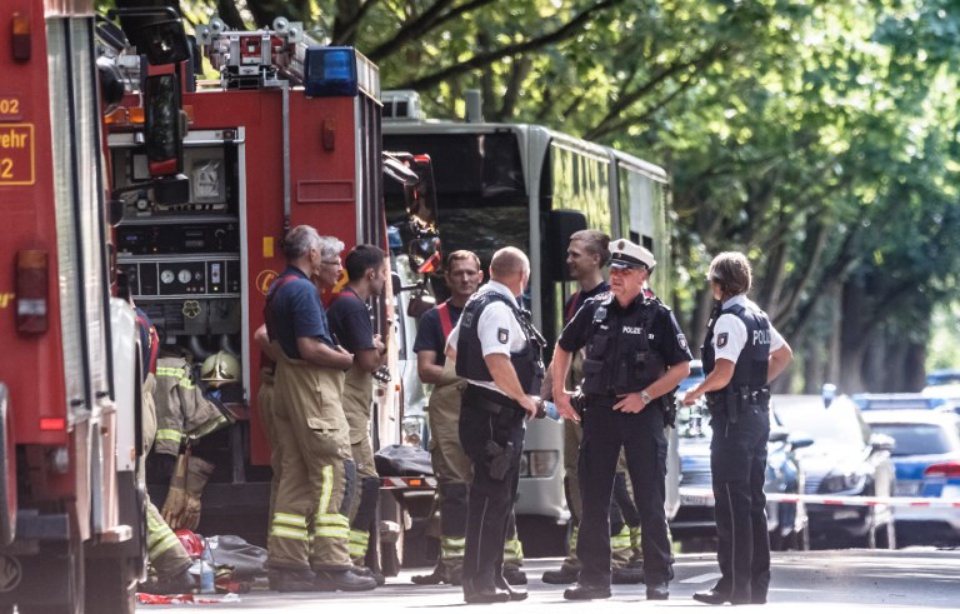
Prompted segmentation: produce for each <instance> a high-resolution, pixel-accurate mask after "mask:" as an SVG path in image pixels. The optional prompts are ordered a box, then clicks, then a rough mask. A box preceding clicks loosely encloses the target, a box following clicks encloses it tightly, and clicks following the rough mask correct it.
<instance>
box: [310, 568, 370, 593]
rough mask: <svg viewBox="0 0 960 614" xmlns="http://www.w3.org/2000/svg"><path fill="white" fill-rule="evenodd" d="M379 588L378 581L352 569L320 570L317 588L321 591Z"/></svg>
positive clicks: (351, 590)
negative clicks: (358, 573)
mask: <svg viewBox="0 0 960 614" xmlns="http://www.w3.org/2000/svg"><path fill="white" fill-rule="evenodd" d="M375 588H377V581H376V580H374V579H373V578H365V577H363V576H360V575H357V574H355V573H354V572H353V570H352V569H343V570H339V571H318V572H317V582H316V589H315V590H318V591H321V592H332V591H348V592H353V591H369V590H373V589H375Z"/></svg>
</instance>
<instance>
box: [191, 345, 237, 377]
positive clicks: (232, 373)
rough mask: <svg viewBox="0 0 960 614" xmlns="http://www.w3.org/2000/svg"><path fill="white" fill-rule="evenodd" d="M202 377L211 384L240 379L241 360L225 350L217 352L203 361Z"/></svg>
mask: <svg viewBox="0 0 960 614" xmlns="http://www.w3.org/2000/svg"><path fill="white" fill-rule="evenodd" d="M200 379H202V380H203V381H205V382H207V383H209V384H230V383H233V382H238V381H240V361H239V360H237V359H236V357H234V356H233V354H229V353H227V352H224V351H220V352H217V353H216V354H213V355H211V356H209V357H208V358H207V359H206V360H204V361H203V366H202V367H201V368H200Z"/></svg>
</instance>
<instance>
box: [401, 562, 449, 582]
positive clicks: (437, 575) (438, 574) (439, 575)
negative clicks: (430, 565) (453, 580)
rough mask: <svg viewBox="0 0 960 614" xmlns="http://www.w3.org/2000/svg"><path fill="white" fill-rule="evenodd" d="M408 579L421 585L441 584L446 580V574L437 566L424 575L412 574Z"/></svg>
mask: <svg viewBox="0 0 960 614" xmlns="http://www.w3.org/2000/svg"><path fill="white" fill-rule="evenodd" d="M410 581H411V582H413V583H414V584H419V585H421V586H428V585H431V584H443V583H444V582H446V581H447V577H446V574H444V573H443V571H441V569H440V568H439V567H437V568H436V569H434V570H433V571H431V572H430V573H428V574H427V575H425V576H413V577H412V578H410Z"/></svg>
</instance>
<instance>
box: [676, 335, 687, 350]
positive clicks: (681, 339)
mask: <svg viewBox="0 0 960 614" xmlns="http://www.w3.org/2000/svg"><path fill="white" fill-rule="evenodd" d="M677 343H679V344H680V349H681V350H685V349H687V337H686V335H677Z"/></svg>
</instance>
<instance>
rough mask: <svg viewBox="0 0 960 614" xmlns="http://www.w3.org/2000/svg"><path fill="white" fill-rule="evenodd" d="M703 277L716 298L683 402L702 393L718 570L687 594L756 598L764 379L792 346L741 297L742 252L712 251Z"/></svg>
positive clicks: (764, 550) (721, 599) (765, 428)
mask: <svg viewBox="0 0 960 614" xmlns="http://www.w3.org/2000/svg"><path fill="white" fill-rule="evenodd" d="M708 277H709V280H710V285H711V289H712V290H713V296H714V298H715V299H716V300H717V301H718V303H717V309H715V311H714V315H713V317H712V318H711V320H710V322H709V324H708V325H707V335H706V340H705V341H704V344H703V348H702V349H701V352H702V357H703V371H704V373H706V374H707V377H706V379H705V380H704V381H703V382H702V383H700V384H699V385H698V386H696V387H694V388H693V389H691V390H689V391H688V392H687V394H686V396H685V397H684V404H685V405H693V404H694V403H695V402H696V401H697V400H698V399H699V398H700V397H702V396H703V395H704V394H706V396H707V405H708V407H709V409H710V416H711V420H710V425H711V427H712V429H713V439H712V440H711V442H710V469H711V473H712V474H713V494H714V498H715V500H716V507H715V508H714V510H715V514H716V517H717V538H718V548H717V559H718V561H719V563H720V573H721V574H722V576H721V578H720V580H719V581H718V582H717V584H716V586H714V587H713V588H712V589H710V590H708V591H703V592H700V593H696V594H695V595H694V596H693V598H694V599H696V600H697V601H700V602H702V603H709V604H711V605H721V604H723V603H725V602H730V603H733V604H747V603H757V604H761V603H766V601H767V589H768V588H769V585H770V541H769V536H768V535H767V515H766V504H767V501H766V496H765V495H764V493H763V483H764V478H765V475H766V469H767V439H768V438H769V436H770V413H769V412H770V391H769V388H768V387H767V384H768V383H769V382H771V381H773V380H774V379H775V378H776V377H777V376H778V375H780V374H781V373H782V372H783V370H784V369H786V367H787V365H788V364H790V360H791V359H792V357H793V352H792V351H791V349H790V346H789V345H787V342H786V341H784V339H783V336H781V335H780V333H779V332H777V329H776V328H774V327H773V325H772V324H771V323H770V319H769V318H768V317H767V314H765V313H764V312H763V311H762V310H761V309H760V308H759V307H757V305H756V304H755V303H754V302H753V301H751V300H749V299H748V298H747V296H746V294H747V292H748V291H749V290H750V286H751V281H752V274H751V270H750V262H749V261H748V260H747V258H746V256H744V255H743V254H740V253H737V252H724V253H722V254H720V255H719V256H717V257H716V258H714V259H713V262H712V263H711V264H710V273H709V276H708Z"/></svg>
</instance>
